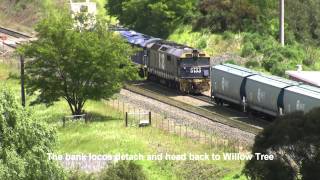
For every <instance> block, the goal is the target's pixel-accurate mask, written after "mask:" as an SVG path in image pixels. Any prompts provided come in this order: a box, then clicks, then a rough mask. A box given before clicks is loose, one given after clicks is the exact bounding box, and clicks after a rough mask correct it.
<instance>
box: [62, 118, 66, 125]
mask: <svg viewBox="0 0 320 180" xmlns="http://www.w3.org/2000/svg"><path fill="white" fill-rule="evenodd" d="M65 125H66V119H65V117H63V118H62V126H63V127H65Z"/></svg>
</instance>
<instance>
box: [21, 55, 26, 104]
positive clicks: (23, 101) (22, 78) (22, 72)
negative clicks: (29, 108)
mask: <svg viewBox="0 0 320 180" xmlns="http://www.w3.org/2000/svg"><path fill="white" fill-rule="evenodd" d="M20 78H21V104H22V106H23V107H25V106H26V95H25V91H24V57H23V56H22V55H20Z"/></svg>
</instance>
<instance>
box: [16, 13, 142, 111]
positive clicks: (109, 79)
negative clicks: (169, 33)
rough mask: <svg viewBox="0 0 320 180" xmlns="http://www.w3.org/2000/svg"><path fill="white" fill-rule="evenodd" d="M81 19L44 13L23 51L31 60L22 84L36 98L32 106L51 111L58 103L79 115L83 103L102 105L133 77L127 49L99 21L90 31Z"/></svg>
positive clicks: (101, 21) (128, 47)
mask: <svg viewBox="0 0 320 180" xmlns="http://www.w3.org/2000/svg"><path fill="white" fill-rule="evenodd" d="M77 17H79V16H77ZM75 19H77V20H75ZM83 19H86V18H83V17H82V18H74V19H73V18H71V16H70V15H67V14H65V13H63V12H62V13H60V14H57V13H50V14H49V15H48V17H46V18H45V19H44V20H42V21H41V22H40V23H39V24H38V25H37V27H36V31H37V40H36V41H33V42H31V43H30V44H28V45H26V46H24V47H23V49H22V53H23V54H24V55H25V56H27V57H29V58H31V60H30V61H28V62H27V63H26V75H27V78H26V79H27V81H26V82H27V90H28V93H29V94H33V93H36V94H37V95H38V96H37V99H36V101H35V102H34V103H45V104H47V105H51V104H53V102H55V101H59V100H60V98H63V99H65V100H66V101H67V102H68V105H69V107H70V110H71V112H72V114H73V115H79V114H82V113H83V107H84V105H85V103H86V102H87V100H90V99H91V100H99V99H108V98H110V97H111V96H112V95H113V94H115V93H117V92H119V90H120V89H121V87H122V85H123V82H124V81H127V80H131V79H133V78H135V77H136V69H135V67H134V66H132V64H131V61H130V58H129V57H130V56H131V55H132V53H133V49H132V48H131V47H130V46H129V45H128V44H127V43H125V41H124V40H123V39H121V37H120V36H119V35H116V34H115V33H113V32H111V31H108V30H107V25H106V24H105V23H104V21H103V20H100V19H96V23H95V24H94V25H93V24H92V23H91V24H90V23H88V22H94V21H85V23H84V24H82V23H81V22H82V21H80V20H83ZM76 25H77V26H76Z"/></svg>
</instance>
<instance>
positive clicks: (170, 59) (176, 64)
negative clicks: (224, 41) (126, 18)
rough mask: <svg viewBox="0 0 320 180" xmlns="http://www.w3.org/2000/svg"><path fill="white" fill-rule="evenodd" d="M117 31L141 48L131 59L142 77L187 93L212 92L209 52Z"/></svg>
mask: <svg viewBox="0 0 320 180" xmlns="http://www.w3.org/2000/svg"><path fill="white" fill-rule="evenodd" d="M116 31H117V32H119V33H120V35H121V36H122V37H123V38H124V39H125V40H126V41H127V42H128V43H129V44H131V45H132V46H134V47H137V48H138V49H139V51H138V52H137V53H136V54H135V55H134V56H132V57H131V59H132V61H133V62H134V63H135V64H137V65H138V66H139V68H140V75H141V76H146V77H147V78H148V79H150V80H153V81H158V82H160V83H162V84H165V85H167V86H169V87H172V88H175V89H177V90H178V91H180V92H182V93H187V94H189V93H192V94H199V93H202V92H204V91H208V90H209V89H210V85H209V83H210V57H209V56H208V55H207V54H206V53H204V52H201V51H200V50H198V49H195V48H192V47H189V46H185V45H181V44H177V43H174V42H170V41H166V40H162V39H159V38H154V37H151V36H147V35H144V34H141V33H137V32H135V31H131V30H128V29H117V30H116Z"/></svg>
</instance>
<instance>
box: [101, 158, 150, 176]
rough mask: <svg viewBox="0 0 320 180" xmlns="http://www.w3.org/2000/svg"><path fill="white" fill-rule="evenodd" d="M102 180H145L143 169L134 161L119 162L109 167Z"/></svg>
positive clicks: (103, 173)
mask: <svg viewBox="0 0 320 180" xmlns="http://www.w3.org/2000/svg"><path fill="white" fill-rule="evenodd" d="M100 179H101V180H145V179H147V178H146V175H145V174H144V173H143V171H142V167H141V166H140V165H138V164H136V163H135V162H133V161H119V162H117V163H116V164H114V165H113V166H111V167H108V168H107V169H106V170H105V171H104V172H102V174H101V176H100Z"/></svg>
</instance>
